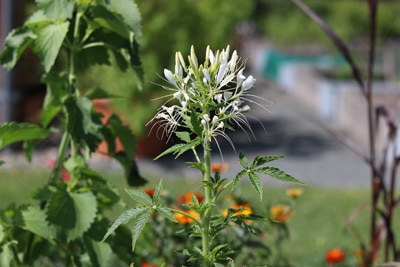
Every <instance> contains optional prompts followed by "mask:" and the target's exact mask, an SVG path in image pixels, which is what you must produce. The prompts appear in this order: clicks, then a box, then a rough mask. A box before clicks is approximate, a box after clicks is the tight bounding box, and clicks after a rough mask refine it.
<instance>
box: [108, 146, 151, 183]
mask: <svg viewBox="0 0 400 267" xmlns="http://www.w3.org/2000/svg"><path fill="white" fill-rule="evenodd" d="M113 156H114V158H115V159H116V160H118V162H119V163H120V164H121V165H122V167H123V168H124V171H125V178H126V180H127V182H128V185H130V186H136V187H137V186H142V185H144V184H146V183H147V180H146V179H144V178H143V177H142V176H141V175H140V173H139V169H138V166H137V164H136V161H135V160H133V159H132V160H129V157H128V156H126V153H124V152H118V153H115V154H114V155H113Z"/></svg>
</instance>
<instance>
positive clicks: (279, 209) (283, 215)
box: [270, 205, 294, 223]
mask: <svg viewBox="0 0 400 267" xmlns="http://www.w3.org/2000/svg"><path fill="white" fill-rule="evenodd" d="M293 215H294V210H292V209H291V208H290V207H289V206H286V205H276V206H274V207H272V208H271V214H270V219H271V220H273V221H275V222H278V223H283V222H287V221H289V220H290V218H291V217H292V216H293Z"/></svg>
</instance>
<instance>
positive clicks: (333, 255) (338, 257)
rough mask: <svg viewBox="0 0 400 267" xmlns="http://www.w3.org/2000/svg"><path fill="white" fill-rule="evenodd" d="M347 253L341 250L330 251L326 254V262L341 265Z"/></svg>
mask: <svg viewBox="0 0 400 267" xmlns="http://www.w3.org/2000/svg"><path fill="white" fill-rule="evenodd" d="M344 258H345V253H344V251H343V250H342V249H340V248H333V249H331V250H328V251H327V252H326V254H325V262H326V263H328V264H335V263H340V262H342V261H343V260H344Z"/></svg>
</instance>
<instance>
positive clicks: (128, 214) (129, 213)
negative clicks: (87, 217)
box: [103, 206, 150, 242]
mask: <svg viewBox="0 0 400 267" xmlns="http://www.w3.org/2000/svg"><path fill="white" fill-rule="evenodd" d="M146 210H150V207H148V206H142V207H138V208H132V209H128V210H126V211H124V212H123V213H122V214H121V215H120V216H119V217H118V218H117V219H116V220H115V222H114V223H113V224H112V225H111V227H110V228H109V229H108V231H107V233H106V234H105V235H104V237H103V242H104V240H106V239H107V238H108V237H109V236H110V235H111V234H112V233H113V232H114V231H115V230H116V229H117V228H118V227H119V226H121V225H122V224H125V223H127V222H128V221H129V220H132V219H134V218H135V217H136V216H137V215H138V214H141V213H143V212H145V211H146Z"/></svg>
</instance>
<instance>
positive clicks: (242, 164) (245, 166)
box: [239, 151, 249, 169]
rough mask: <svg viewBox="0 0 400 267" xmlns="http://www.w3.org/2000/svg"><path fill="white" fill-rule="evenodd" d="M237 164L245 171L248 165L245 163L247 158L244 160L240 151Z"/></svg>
mask: <svg viewBox="0 0 400 267" xmlns="http://www.w3.org/2000/svg"><path fill="white" fill-rule="evenodd" d="M239 163H240V165H241V166H242V167H243V168H245V169H247V168H248V166H249V163H248V161H247V158H246V156H245V155H244V154H243V152H242V151H240V152H239Z"/></svg>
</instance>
